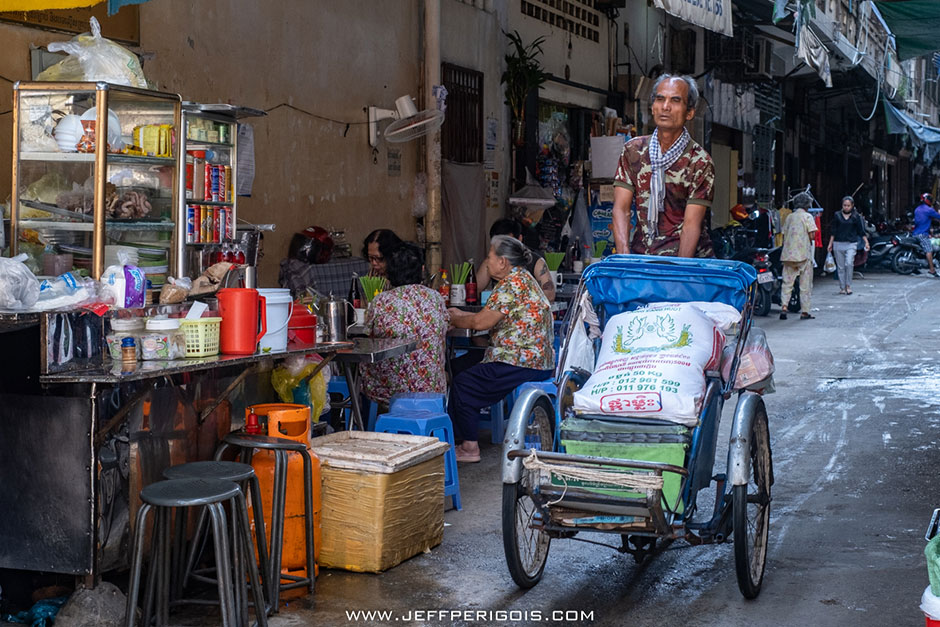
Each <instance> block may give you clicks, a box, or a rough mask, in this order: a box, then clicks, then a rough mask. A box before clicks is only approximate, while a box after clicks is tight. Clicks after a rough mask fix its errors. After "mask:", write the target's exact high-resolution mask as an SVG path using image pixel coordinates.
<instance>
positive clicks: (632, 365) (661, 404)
mask: <svg viewBox="0 0 940 627" xmlns="http://www.w3.org/2000/svg"><path fill="white" fill-rule="evenodd" d="M708 305H709V307H708V309H709V310H710V311H709V313H706V312H705V311H703V310H702V309H701V308H699V307H697V306H696V304H694V303H653V304H650V305H647V306H646V307H641V308H639V309H637V310H635V311H628V312H624V313H621V314H617V315H616V316H613V317H611V318H610V320H608V321H607V325H606V327H605V328H604V339H603V343H602V344H601V350H600V354H599V355H598V358H597V367H596V368H595V369H594V374H592V375H591V378H590V379H588V381H587V383H585V384H584V387H582V388H581V389H580V390H578V391H577V392H575V393H574V410H575V411H576V412H579V413H591V414H612V415H621V416H641V417H644V418H655V419H659V420H668V421H670V422H676V423H679V424H683V425H688V426H694V425H695V424H696V423H697V422H698V415H699V412H700V410H701V405H702V399H703V397H704V395H705V372H706V371H708V370H717V369H718V366H719V364H720V359H721V351H722V348H723V347H724V344H725V335H724V333H723V332H722V329H721V327H720V326H719V324H717V323H716V322H715V318H717V319H719V320H721V321H722V324H723V325H732V324H734V323H735V322H737V320H738V319H739V318H740V313H738V311H737V309H735V308H734V307H731V306H729V305H722V304H719V303H708Z"/></svg>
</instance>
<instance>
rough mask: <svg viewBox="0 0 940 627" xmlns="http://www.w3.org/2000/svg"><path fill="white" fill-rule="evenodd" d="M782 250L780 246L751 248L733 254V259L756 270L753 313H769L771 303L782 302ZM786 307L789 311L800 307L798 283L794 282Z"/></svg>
mask: <svg viewBox="0 0 940 627" xmlns="http://www.w3.org/2000/svg"><path fill="white" fill-rule="evenodd" d="M782 252H783V247H781V246H777V247H775V248H751V249H749V250H746V251H743V252H741V253H738V254H736V255H735V256H734V259H735V261H743V262H744V263H748V264H750V265H752V266H754V269H755V270H757V294H756V295H755V298H754V314H755V315H758V316H766V315H767V314H769V313H770V308H771V306H772V305H773V304H777V305H781V304H782V303H781V292H782V288H783V262H782V261H781V260H780V254H781V253H782ZM798 280H799V279H797V281H798ZM787 309H788V310H789V311H799V309H800V290H799V283H794V286H793V292H792V294H791V295H790V303H789V304H788V305H787Z"/></svg>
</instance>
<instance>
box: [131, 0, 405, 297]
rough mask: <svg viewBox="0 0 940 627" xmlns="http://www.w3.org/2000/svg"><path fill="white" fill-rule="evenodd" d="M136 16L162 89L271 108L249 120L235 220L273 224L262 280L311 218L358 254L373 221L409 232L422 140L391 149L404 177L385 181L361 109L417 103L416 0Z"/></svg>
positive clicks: (228, 6)
mask: <svg viewBox="0 0 940 627" xmlns="http://www.w3.org/2000/svg"><path fill="white" fill-rule="evenodd" d="M140 13H141V50H142V51H143V52H144V53H145V54H152V55H153V57H152V59H151V60H149V61H148V62H147V63H146V65H145V66H144V71H145V73H146V75H147V77H148V78H149V79H150V80H152V81H155V82H156V83H157V84H158V85H159V88H160V89H163V90H167V91H172V92H178V93H180V94H181V95H183V97H184V99H189V100H193V101H196V102H232V103H236V104H243V105H247V106H251V107H255V108H259V109H264V110H271V111H270V113H269V114H268V116H267V117H264V118H256V119H252V120H249V122H250V123H251V124H252V125H253V127H254V133H255V158H256V170H255V183H254V190H253V194H252V197H250V198H240V199H239V214H240V216H241V217H243V218H245V219H247V220H248V221H251V222H276V223H277V231H276V232H275V233H274V234H273V236H272V235H266V236H265V244H264V250H265V258H264V260H263V261H262V263H261V272H260V285H262V286H270V285H275V284H276V279H277V264H278V261H279V260H280V259H281V258H282V257H284V256H285V255H286V252H287V246H288V243H289V241H290V237H291V235H292V234H293V233H294V232H295V231H298V230H301V229H303V228H304V227H306V226H309V225H313V224H316V225H320V226H324V227H326V226H335V227H337V228H345V229H346V237H347V240H348V241H349V242H350V243H351V244H352V245H353V250H354V251H357V250H358V248H359V246H360V245H361V242H362V239H363V238H364V237H365V235H366V234H368V233H369V231H371V230H372V229H375V228H391V229H393V230H395V231H396V232H397V233H398V234H399V235H401V236H402V237H404V238H406V239H412V238H414V236H415V230H414V220H413V218H412V217H411V206H412V187H413V182H414V176H415V173H416V171H417V168H418V160H419V151H418V145H419V144H418V142H409V143H404V144H396V145H395V146H393V148H395V149H400V150H401V175H400V176H397V177H394V176H389V174H388V168H387V151H386V150H387V148H388V145H387V144H385V143H384V142H382V143H381V144H380V145H379V150H378V153H377V154H376V162H375V163H373V154H372V149H371V148H370V147H369V145H368V141H367V137H368V129H367V125H366V124H365V122H366V113H365V112H364V108H365V107H368V106H369V105H376V106H379V107H383V108H394V101H395V99H396V98H398V97H399V96H401V95H403V94H411V95H412V96H414V97H415V98H416V99H419V103H420V98H421V94H420V93H419V80H420V76H421V72H420V56H421V41H420V31H421V27H422V14H421V12H420V10H419V7H418V3H417V2H394V3H391V2H389V3H386V2H372V1H370V0H348V1H346V2H330V1H328V0H309V1H308V0H285V1H283V2H263V3H262V2H246V1H244V0H203V1H202V2H198V3H193V2H190V1H189V0H159V1H158V2H148V3H146V4H143V5H141V9H140ZM419 108H420V105H419ZM347 123H349V125H348V127H347ZM383 124H387V122H385V123H383Z"/></svg>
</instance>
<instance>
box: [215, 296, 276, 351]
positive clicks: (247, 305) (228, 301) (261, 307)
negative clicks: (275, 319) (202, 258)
mask: <svg viewBox="0 0 940 627" xmlns="http://www.w3.org/2000/svg"><path fill="white" fill-rule="evenodd" d="M217 297H218V299H219V313H220V315H221V316H222V324H221V325H220V329H219V348H220V349H221V351H222V352H223V353H224V354H226V355H253V354H254V352H255V349H257V348H258V342H259V341H261V338H262V337H263V336H264V334H265V333H267V332H268V321H267V317H266V315H265V313H266V310H267V303H266V301H265V298H264V296H260V295H259V294H258V290H254V289H251V288H247V287H226V288H223V289H221V290H219V291H218V292H217ZM259 311H260V314H259ZM259 319H260V321H261V330H260V332H259V331H258V321H259Z"/></svg>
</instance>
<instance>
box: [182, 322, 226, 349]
mask: <svg viewBox="0 0 940 627" xmlns="http://www.w3.org/2000/svg"><path fill="white" fill-rule="evenodd" d="M221 326H222V318H198V319H196V320H186V319H185V318H184V319H182V320H180V329H182V330H183V335H184V337H185V340H186V355H185V356H186V357H211V356H213V355H218V354H219V328H220V327H221Z"/></svg>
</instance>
